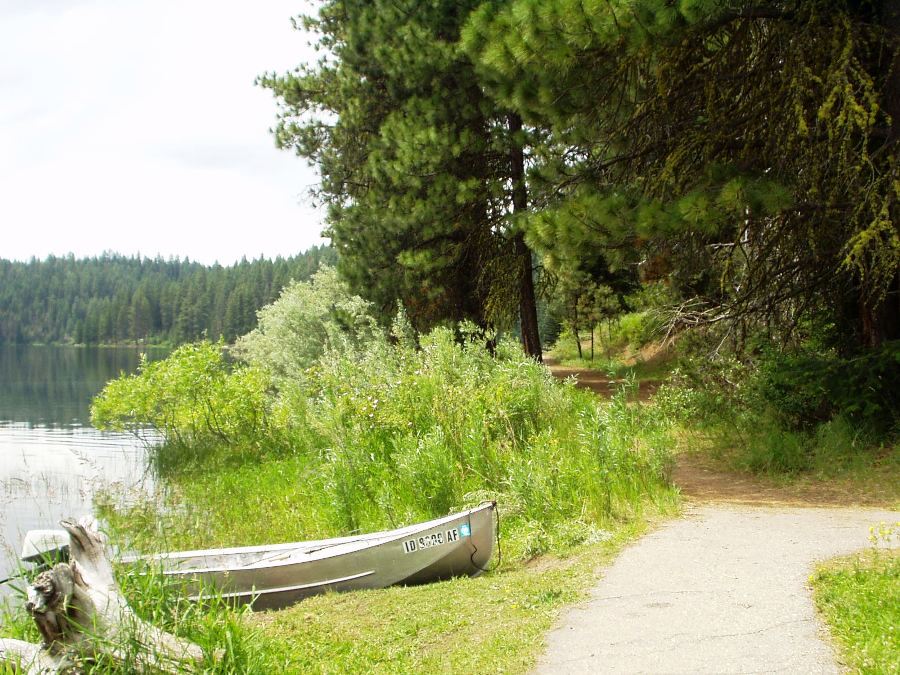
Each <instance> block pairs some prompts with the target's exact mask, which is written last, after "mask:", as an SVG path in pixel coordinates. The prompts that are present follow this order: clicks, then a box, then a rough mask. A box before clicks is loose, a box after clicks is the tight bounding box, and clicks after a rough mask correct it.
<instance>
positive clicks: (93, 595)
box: [0, 520, 203, 675]
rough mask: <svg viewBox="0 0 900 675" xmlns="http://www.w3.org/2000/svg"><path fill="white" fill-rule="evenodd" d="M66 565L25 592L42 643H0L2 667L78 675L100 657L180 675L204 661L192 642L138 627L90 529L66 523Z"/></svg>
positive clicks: (86, 524) (144, 625) (85, 523)
mask: <svg viewBox="0 0 900 675" xmlns="http://www.w3.org/2000/svg"><path fill="white" fill-rule="evenodd" d="M61 525H62V526H63V528H65V530H66V531H67V532H68V533H69V539H70V544H69V556H70V561H69V562H68V563H59V564H57V565H55V566H54V567H53V568H52V569H50V570H47V571H46V572H42V573H41V574H39V575H38V576H37V578H36V579H35V580H34V582H33V583H32V584H31V585H30V586H29V587H28V590H27V592H28V599H27V602H26V604H25V608H26V609H27V610H28V612H29V613H30V614H31V616H32V618H33V619H34V622H35V623H36V624H37V627H38V630H39V631H40V633H41V637H42V638H43V644H41V645H36V644H32V643H28V642H23V641H21V640H0V663H3V662H10V663H19V664H20V666H21V667H22V669H23V672H25V673H27V674H28V675H32V674H38V673H59V672H70V671H75V672H77V671H78V670H79V669H80V667H79V664H82V663H85V662H90V661H93V660H96V659H98V658H101V657H107V658H112V659H113V660H116V661H125V660H126V659H128V663H129V666H130V667H133V668H137V669H140V670H150V671H153V672H160V671H162V672H172V673H174V672H182V671H184V670H185V669H186V668H188V669H189V668H190V667H191V666H192V665H197V664H199V663H200V662H201V661H202V660H203V651H202V650H201V649H200V647H199V646H197V645H195V644H194V643H192V642H188V641H187V640H183V639H181V638H179V637H176V636H175V635H172V634H171V633H167V632H165V631H163V630H161V629H159V628H157V627H156V626H153V625H151V624H149V623H147V622H146V621H143V620H142V619H140V618H139V617H138V616H137V615H136V614H135V613H134V611H133V610H132V609H131V607H129V606H128V603H127V602H126V600H125V598H124V597H123V596H122V593H121V591H120V590H119V586H118V584H117V583H116V580H115V578H114V576H113V569H112V564H111V563H110V561H109V558H108V557H107V555H106V550H105V547H104V541H103V537H102V535H100V533H99V532H97V530H96V529H95V528H94V527H93V526H92V524H91V523H90V522H88V521H81V522H78V523H76V522H73V521H68V520H67V521H63V522H62V523H61Z"/></svg>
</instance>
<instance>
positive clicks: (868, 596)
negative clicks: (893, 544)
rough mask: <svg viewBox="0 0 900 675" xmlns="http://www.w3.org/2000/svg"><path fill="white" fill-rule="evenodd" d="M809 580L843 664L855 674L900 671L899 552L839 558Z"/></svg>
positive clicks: (894, 550) (826, 564)
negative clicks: (838, 648)
mask: <svg viewBox="0 0 900 675" xmlns="http://www.w3.org/2000/svg"><path fill="white" fill-rule="evenodd" d="M810 581H811V583H812V586H813V593H814V598H815V602H816V606H817V607H818V609H819V611H820V612H821V614H822V616H823V617H824V618H825V621H826V622H827V623H828V625H829V627H830V628H831V634H832V636H833V637H834V638H835V640H836V641H837V643H838V645H839V647H840V652H841V658H842V661H843V662H844V663H845V665H846V666H847V667H848V668H849V669H850V670H851V671H852V672H857V673H900V551H898V550H897V549H893V550H890V549H887V550H886V549H873V550H869V551H865V552H864V553H858V554H855V555H852V556H848V557H843V558H838V559H835V560H832V561H830V562H828V563H825V564H824V565H820V566H819V568H818V569H817V570H816V571H815V573H814V574H813V575H812V577H811V578H810Z"/></svg>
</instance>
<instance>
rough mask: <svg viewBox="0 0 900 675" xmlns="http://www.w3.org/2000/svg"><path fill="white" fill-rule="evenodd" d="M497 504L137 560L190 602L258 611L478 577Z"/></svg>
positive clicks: (489, 549) (486, 554) (492, 535)
mask: <svg viewBox="0 0 900 675" xmlns="http://www.w3.org/2000/svg"><path fill="white" fill-rule="evenodd" d="M495 511H496V503H495V502H485V503H483V504H481V505H480V506H478V507H476V508H473V509H470V510H467V511H462V512H460V513H455V514H452V515H449V516H444V517H443V518H437V519H435V520H430V521H427V522H424V523H418V524H416V525H410V526H408V527H402V528H399V529H396V530H389V531H385V532H376V533H373V534H363V535H358V536H353V537H340V538H337V539H323V540H320V541H307V542H296V543H291V544H275V545H270V546H244V547H239V548H220V549H208V550H197V551H182V552H176V553H161V554H158V555H153V556H143V557H141V558H139V559H137V558H132V559H130V560H126V561H125V562H132V563H133V562H136V561H137V560H140V561H143V563H146V564H147V565H148V566H149V567H151V568H155V567H158V568H159V569H161V571H162V574H163V575H165V576H166V577H168V578H170V579H172V580H173V581H174V582H175V583H176V584H177V585H178V586H179V587H180V588H181V589H182V592H184V593H185V594H186V595H187V596H188V597H190V598H191V599H192V600H198V601H202V600H207V599H212V598H222V599H225V600H227V601H230V602H234V603H236V604H250V605H252V608H253V609H254V610H263V609H277V608H280V607H286V606H288V605H290V604H293V603H295V602H297V601H298V600H301V599H303V598H305V597H308V596H310V595H315V594H318V593H325V592H328V591H350V590H358V589H364V588H385V587H387V586H393V585H396V584H402V585H414V584H421V583H427V582H430V581H438V580H442V579H450V578H452V577H457V576H466V575H468V576H477V575H478V574H480V573H481V572H483V571H484V570H485V568H486V567H487V565H488V562H489V561H490V559H491V555H492V554H493V549H494V540H495V536H496V531H495V527H494V523H495V517H494V516H495Z"/></svg>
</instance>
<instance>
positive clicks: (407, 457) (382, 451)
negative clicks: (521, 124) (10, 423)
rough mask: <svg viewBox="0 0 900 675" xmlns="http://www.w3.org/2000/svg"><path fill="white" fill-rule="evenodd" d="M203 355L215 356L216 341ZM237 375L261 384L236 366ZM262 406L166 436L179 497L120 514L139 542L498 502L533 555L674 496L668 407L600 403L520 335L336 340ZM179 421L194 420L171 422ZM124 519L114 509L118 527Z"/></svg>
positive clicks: (170, 542)
mask: <svg viewBox="0 0 900 675" xmlns="http://www.w3.org/2000/svg"><path fill="white" fill-rule="evenodd" d="M196 349H203V350H206V351H207V352H209V353H210V354H213V353H217V348H216V347H215V346H214V345H208V344H207V345H202V346H199V347H195V350H196ZM208 356H209V355H207V357H208ZM180 358H181V355H179V354H178V353H177V352H176V354H174V355H173V356H172V357H170V359H169V362H170V365H171V366H172V367H173V369H176V370H178V372H181V373H184V372H187V371H188V370H189V369H185V368H183V367H182V366H183V364H180V363H179V362H178V361H179V359H180ZM219 358H221V357H219ZM205 362H207V360H206V358H205V359H204V363H205ZM164 367H166V366H165V364H163V365H161V366H160V368H164ZM229 377H234V378H237V379H239V380H240V381H241V382H243V383H247V382H251V383H253V384H254V385H255V384H256V380H253V379H251V378H247V377H246V375H245V374H244V372H243V369H241V368H238V369H237V370H235V371H234V372H233V373H232V374H231V375H229ZM159 381H166V378H160V377H158V374H157V375H156V376H154V378H143V376H142V375H139V376H137V377H135V378H131V379H129V380H128V385H129V387H131V388H132V389H137V390H140V391H139V392H138V394H137V395H134V392H132V395H129V396H125V397H116V396H114V394H115V393H116V387H117V386H118V385H112V386H111V387H110V389H108V390H107V392H105V393H104V395H103V396H101V398H100V399H98V403H97V405H96V406H95V411H96V410H98V409H102V410H103V411H104V419H110V418H111V417H110V416H114V415H115V411H116V409H115V408H114V407H113V406H114V405H116V404H117V402H118V401H120V400H124V401H129V403H133V401H134V400H135V399H141V400H153V399H154V398H156V396H155V394H154V391H153V387H155V386H157V385H156V382H159ZM142 388H146V390H143V389H142ZM185 390H186V391H192V392H194V391H195V390H196V387H186V388H185ZM191 396H192V398H191V401H188V402H186V403H185V405H193V401H194V400H195V399H196V396H195V395H194V394H193V393H192V395H191ZM254 397H255V394H253V395H248V396H246V397H243V398H242V399H241V401H246V400H252V399H254ZM101 407H102V408H101ZM134 411H135V407H134V406H133V405H129V407H128V408H127V410H124V409H123V411H122V417H120V418H119V419H121V420H125V419H126V415H127V416H128V418H127V419H128V420H129V421H135V420H136V421H141V420H140V419H136V417H135V415H134ZM219 415H220V417H223V418H225V419H228V418H229V417H230V415H231V411H229V410H227V409H226V410H220V411H219ZM263 416H265V419H266V424H265V425H264V426H259V425H257V427H256V428H255V432H254V434H253V436H252V437H250V438H246V439H244V440H238V441H231V442H228V443H225V442H223V441H222V439H220V438H218V435H217V434H216V433H213V432H210V431H209V430H208V429H206V428H205V427H204V426H203V425H194V426H193V427H191V429H183V428H177V429H175V430H174V433H172V432H171V431H170V432H169V433H168V437H169V440H168V442H167V443H165V444H164V445H163V446H161V447H160V448H158V450H157V455H156V457H157V465H158V467H159V468H160V470H161V472H162V473H163V474H164V475H165V476H166V477H167V478H168V479H169V484H170V485H171V486H172V487H171V491H170V492H169V493H168V494H167V495H166V496H164V498H163V502H162V503H161V504H157V505H153V504H150V505H147V504H145V505H142V506H141V507H139V508H137V509H132V510H131V511H130V512H129V513H128V514H127V521H128V525H129V530H130V531H132V532H141V533H142V534H141V536H140V537H139V542H138V543H139V544H140V545H141V546H147V545H153V544H150V540H151V539H153V538H155V539H157V541H156V543H155V546H166V547H172V546H176V547H180V546H196V545H201V546H207V545H210V546H211V545H220V544H222V545H224V544H238V543H240V544H251V543H262V542H264V541H268V540H273V539H278V540H284V539H298V538H304V537H320V536H328V535H332V534H338V533H348V532H355V531H368V530H378V529H382V528H387V527H392V526H398V525H400V524H405V523H410V522H415V521H417V520H423V519H427V518H430V517H434V516H438V515H443V514H446V513H448V512H450V511H452V510H454V509H459V508H462V507H465V506H470V505H473V504H475V503H477V502H479V501H481V500H483V499H487V498H492V499H497V500H498V501H499V502H500V504H501V508H502V513H503V515H504V521H505V524H504V531H505V533H506V538H507V544H508V545H507V550H508V551H509V552H511V553H512V554H513V555H514V556H530V555H535V554H538V553H540V552H542V551H545V550H548V549H550V548H559V547H560V546H562V547H565V546H570V545H572V544H574V543H577V542H579V541H583V540H585V539H588V538H591V537H594V536H597V532H598V531H599V530H600V529H602V528H603V527H604V526H605V525H606V524H609V523H612V522H615V521H617V520H626V519H629V518H631V517H632V516H634V515H636V514H638V513H639V512H640V511H641V510H642V508H644V505H645V504H646V503H647V502H648V500H649V501H656V502H665V501H667V500H669V499H670V498H671V493H670V491H669V490H668V484H667V481H668V475H669V470H670V459H669V458H670V454H669V452H670V449H671V438H670V436H669V434H668V429H669V420H668V419H667V418H666V417H665V416H664V415H660V414H653V413H651V412H649V411H648V409H646V408H641V407H634V406H632V405H630V404H627V403H626V401H625V397H624V395H623V396H620V397H616V398H614V399H613V400H612V401H610V402H608V403H607V404H605V405H600V404H599V403H598V401H597V400H596V398H595V397H593V396H592V395H590V394H588V393H585V392H582V391H579V390H576V389H575V388H574V386H572V385H563V384H560V383H558V382H557V381H555V380H554V379H553V378H552V377H551V375H550V374H549V372H548V371H547V370H546V369H545V368H544V367H543V366H541V365H539V364H537V363H535V362H534V361H533V360H531V359H529V358H527V357H525V356H524V355H523V354H522V352H521V350H520V349H519V347H518V346H517V345H515V344H513V343H509V342H502V343H501V344H500V345H499V346H498V347H497V349H496V352H495V353H494V354H491V353H490V352H489V351H488V350H487V349H486V348H485V346H484V341H483V339H480V338H479V337H478V336H477V335H476V334H475V333H468V334H463V336H462V338H461V339H460V335H459V334H458V333H457V332H455V331H452V330H450V329H439V330H436V331H434V332H433V333H431V334H430V335H428V336H424V337H423V338H422V339H421V344H420V348H418V349H416V348H414V347H412V346H410V345H408V344H404V343H397V344H389V343H388V342H386V341H385V342H373V343H371V344H370V345H369V346H368V348H367V349H366V350H363V351H359V350H349V351H337V350H330V351H328V352H327V353H326V354H325V355H324V356H323V357H322V358H321V359H319V361H318V362H317V364H316V365H315V366H314V367H312V368H309V369H307V370H306V371H305V372H303V373H301V374H298V375H297V376H296V377H295V378H294V379H292V380H291V381H290V382H287V383H286V382H284V381H282V382H281V386H280V388H279V390H278V392H277V393H271V394H270V398H269V399H268V400H267V401H266V403H265V405H264V409H263V410H261V411H259V413H258V414H257V418H261V417H263ZM181 417H184V418H185V419H192V418H191V417H190V416H182V415H180V414H179V413H177V412H175V413H172V414H170V415H167V417H166V419H167V420H168V419H179V418H181ZM239 426H240V425H239V424H232V425H231V427H230V428H237V427H239ZM163 431H164V432H165V431H166V430H165V429H163ZM226 466H227V467H228V470H227V471H224V470H222V467H226ZM223 495H227V498H223ZM120 516H121V514H120V515H119V516H116V515H115V514H110V517H111V518H112V519H113V522H115V523H122V522H123V521H121V520H117V518H119V517H120ZM139 524H143V527H137V525H139Z"/></svg>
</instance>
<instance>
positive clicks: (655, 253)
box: [465, 0, 900, 350]
mask: <svg viewBox="0 0 900 675" xmlns="http://www.w3.org/2000/svg"><path fill="white" fill-rule="evenodd" d="M465 44H466V48H467V51H468V52H469V53H470V54H471V55H472V57H473V58H474V59H476V60H477V62H478V64H479V74H480V77H481V79H482V82H483V83H484V84H485V86H486V87H488V88H489V90H490V91H491V93H492V94H493V95H494V96H496V97H497V98H498V99H499V100H500V101H501V102H503V103H504V104H505V105H508V106H510V107H511V108H513V109H515V110H517V111H518V112H519V113H520V114H521V115H522V116H523V118H524V119H525V121H526V123H527V124H531V125H533V126H536V127H543V128H546V129H548V130H549V132H550V134H549V137H548V138H549V139H550V141H549V142H548V145H547V146H546V148H545V149H544V150H545V152H544V153H543V155H542V156H541V157H540V162H539V164H540V166H539V167H537V169H536V175H538V176H540V178H541V179H542V180H544V181H545V183H546V185H547V189H546V191H545V192H544V194H546V195H548V199H547V200H546V202H544V203H542V204H541V208H540V209H538V210H537V211H538V213H536V214H535V215H534V216H533V217H532V218H531V219H530V220H529V225H528V231H529V232H528V241H530V242H531V243H532V244H534V245H535V246H537V247H538V248H540V249H541V250H544V251H546V252H548V253H549V254H550V255H551V256H555V257H556V258H558V259H561V260H566V261H570V262H571V264H574V265H584V264H585V263H587V264H590V262H591V260H596V259H598V258H603V259H604V260H605V263H606V264H608V265H611V266H613V267H617V266H618V267H627V266H633V267H637V268H639V269H642V270H643V271H644V275H645V278H652V277H653V276H654V275H661V276H663V277H664V278H665V279H666V281H667V282H668V283H670V284H671V285H672V286H673V288H675V289H676V290H677V291H678V292H679V293H680V295H681V298H682V303H681V307H682V311H681V313H680V314H679V316H678V318H679V319H680V320H681V321H683V322H685V323H697V322H701V323H709V322H729V323H730V324H731V325H732V327H734V328H736V329H738V330H739V331H740V330H742V329H744V328H748V327H750V328H752V327H753V326H760V325H768V326H770V327H774V329H777V332H779V333H780V334H781V336H782V337H789V336H790V335H792V334H794V333H795V332H796V329H797V327H798V326H800V325H808V324H809V323H810V322H812V323H814V324H816V325H819V326H822V327H824V328H827V330H828V331H830V332H831V333H832V334H833V339H834V341H835V344H836V345H837V346H839V347H843V348H844V349H847V350H853V349H855V348H860V347H867V346H869V347H870V346H876V345H877V344H879V343H880V342H882V341H884V340H888V339H896V338H900V277H898V268H900V211H898V209H900V181H898V178H897V176H898V161H897V159H898V147H900V145H898V138H900V93H898V92H900V3H897V2H894V1H891V0H880V1H878V0H872V1H866V2H851V1H849V0H846V1H833V0H802V1H800V0H794V1H784V2H781V1H779V2H776V1H771V2H769V1H762V2H748V1H744V0H733V1H726V0H712V1H710V0H685V1H684V2H678V3H673V2H667V1H665V0H602V1H599V0H596V1H595V0H540V1H537V0H512V1H511V2H506V3H503V2H498V3H494V4H492V5H488V4H486V5H485V6H484V7H483V8H482V9H481V10H480V11H479V12H478V13H477V14H476V15H474V16H473V18H472V20H471V21H470V24H469V26H468V28H467V30H466V40H465ZM685 308H687V309H685Z"/></svg>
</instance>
